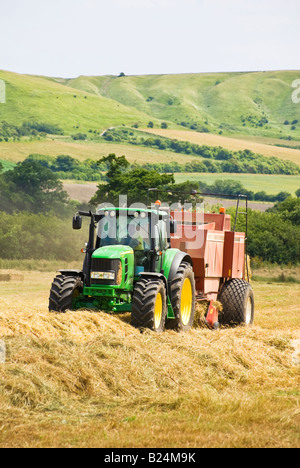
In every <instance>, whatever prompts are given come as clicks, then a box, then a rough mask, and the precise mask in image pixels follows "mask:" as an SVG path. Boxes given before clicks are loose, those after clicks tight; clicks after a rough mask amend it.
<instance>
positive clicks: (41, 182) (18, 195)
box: [0, 160, 69, 215]
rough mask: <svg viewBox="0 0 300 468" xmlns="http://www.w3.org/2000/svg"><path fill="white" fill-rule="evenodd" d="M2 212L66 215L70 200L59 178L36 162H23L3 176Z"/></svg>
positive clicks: (1, 187) (0, 180) (0, 190)
mask: <svg viewBox="0 0 300 468" xmlns="http://www.w3.org/2000/svg"><path fill="white" fill-rule="evenodd" d="M0 202H1V203H0V205H1V209H2V210H4V211H7V212H8V213H12V212H14V211H24V210H26V211H30V212H32V213H41V212H50V211H56V212H57V213H58V214H59V215H61V214H63V212H65V209H66V208H67V206H68V203H69V198H68V195H67V193H66V192H65V191H64V190H63V185H62V183H61V182H60V180H59V179H58V178H57V176H56V175H55V174H54V173H53V172H52V171H51V170H50V169H48V168H46V167H43V166H42V165H40V164H39V163H38V162H36V161H26V160H25V161H23V162H22V163H18V164H17V165H16V166H15V167H14V169H13V170H11V171H7V172H5V173H4V174H2V175H1V176H0Z"/></svg>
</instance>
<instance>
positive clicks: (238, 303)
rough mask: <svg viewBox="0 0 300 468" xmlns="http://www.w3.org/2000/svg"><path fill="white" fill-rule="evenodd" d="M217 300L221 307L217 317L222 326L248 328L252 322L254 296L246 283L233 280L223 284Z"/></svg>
mask: <svg viewBox="0 0 300 468" xmlns="http://www.w3.org/2000/svg"><path fill="white" fill-rule="evenodd" d="M218 300H219V301H220V302H221V304H222V306H223V312H222V313H221V314H220V315H219V322H220V323H221V324H222V325H230V326H237V325H244V326H249V325H252V324H253V321H254V294H253V290H252V288H251V286H250V284H249V283H247V281H244V280H240V279H233V280H230V281H227V283H225V284H224V286H223V288H222V290H221V293H220V294H219V297H218Z"/></svg>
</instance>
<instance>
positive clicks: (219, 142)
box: [143, 129, 300, 164]
mask: <svg viewBox="0 0 300 468" xmlns="http://www.w3.org/2000/svg"><path fill="white" fill-rule="evenodd" d="M143 131H147V132H148V133H151V134H154V135H159V136H162V137H166V138H171V139H177V140H182V141H189V142H190V143H195V144H197V145H207V146H221V147H223V148H226V149H228V150H231V151H243V150H245V149H249V150H251V151H253V153H257V154H262V155H263V156H270V157H271V156H275V157H277V158H280V159H284V160H288V161H292V162H294V163H296V164H300V149H294V148H285V147H284V148H282V147H279V146H274V145H271V144H264V143H257V142H255V141H253V140H254V138H253V139H251V140H243V137H242V136H241V137H237V136H236V137H226V136H221V135H215V134H211V133H199V132H191V131H187V130H164V129H148V130H143ZM279 141H280V140H279ZM284 143H287V142H284V141H281V144H284ZM297 143H298V144H299V145H300V142H297ZM288 144H290V143H289V142H288Z"/></svg>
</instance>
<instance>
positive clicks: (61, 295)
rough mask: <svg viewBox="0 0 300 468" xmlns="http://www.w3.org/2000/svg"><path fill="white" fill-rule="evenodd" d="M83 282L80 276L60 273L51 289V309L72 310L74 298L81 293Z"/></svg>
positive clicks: (54, 310) (59, 310) (58, 310)
mask: <svg viewBox="0 0 300 468" xmlns="http://www.w3.org/2000/svg"><path fill="white" fill-rule="evenodd" d="M82 289H83V283H82V280H81V278H80V277H79V276H64V275H58V276H57V277H56V278H54V281H53V283H52V286H51V290H50V298H49V310H50V311H53V312H65V311H66V310H72V306H73V301H74V299H75V298H76V297H77V296H79V295H80V293H81V292H82Z"/></svg>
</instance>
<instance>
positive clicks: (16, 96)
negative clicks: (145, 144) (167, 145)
mask: <svg viewBox="0 0 300 468" xmlns="http://www.w3.org/2000/svg"><path fill="white" fill-rule="evenodd" d="M0 79H2V80H4V81H5V83H6V104H2V105H0V121H1V120H6V121H7V122H9V123H13V124H16V125H20V124H21V123H22V122H26V121H32V120H37V121H39V122H49V123H52V124H58V125H60V126H61V127H62V128H63V129H64V130H65V131H66V132H67V133H69V134H70V133H76V132H78V131H83V132H87V131H88V130H89V129H98V130H103V129H105V128H107V127H110V126H112V125H121V124H123V123H127V124H130V123H134V122H136V121H140V122H145V123H147V122H148V121H149V117H148V116H145V115H144V114H143V113H141V112H139V111H138V110H135V109H132V108H127V107H126V106H123V105H122V104H120V103H117V102H115V101H113V100H110V99H107V98H105V97H102V96H95V94H89V93H88V92H86V91H80V90H76V91H74V89H72V88H68V87H66V86H64V85H63V84H61V83H60V82H56V81H54V80H51V79H47V78H43V77H35V76H28V75H18V74H16V73H10V72H4V71H0ZM74 96H76V97H74ZM74 127H75V129H74ZM76 127H79V129H78V128H76Z"/></svg>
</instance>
